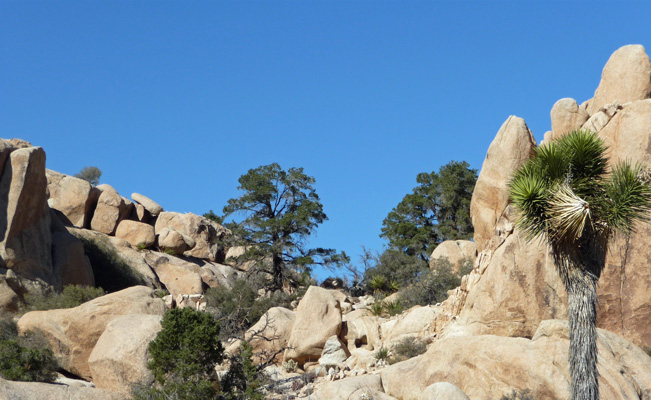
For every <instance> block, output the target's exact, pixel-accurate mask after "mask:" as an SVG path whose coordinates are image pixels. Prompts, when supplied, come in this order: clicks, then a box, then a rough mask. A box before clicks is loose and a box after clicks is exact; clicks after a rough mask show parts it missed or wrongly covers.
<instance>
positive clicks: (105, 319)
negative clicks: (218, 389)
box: [0, 45, 651, 400]
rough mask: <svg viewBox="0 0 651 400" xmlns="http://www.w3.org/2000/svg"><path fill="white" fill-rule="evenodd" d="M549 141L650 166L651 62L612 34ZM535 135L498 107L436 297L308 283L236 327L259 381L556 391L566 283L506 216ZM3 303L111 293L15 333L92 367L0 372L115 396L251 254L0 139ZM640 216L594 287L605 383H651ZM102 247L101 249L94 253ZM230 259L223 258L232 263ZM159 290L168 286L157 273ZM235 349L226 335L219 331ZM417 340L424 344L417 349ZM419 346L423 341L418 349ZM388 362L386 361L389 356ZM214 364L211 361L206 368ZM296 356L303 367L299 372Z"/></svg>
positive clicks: (307, 394)
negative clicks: (72, 287)
mask: <svg viewBox="0 0 651 400" xmlns="http://www.w3.org/2000/svg"><path fill="white" fill-rule="evenodd" d="M551 126H552V130H551V131H550V132H547V133H546V134H545V139H544V141H551V140H554V139H555V138H558V137H560V136H561V135H563V134H564V133H565V132H567V131H569V130H572V129H576V128H585V129H590V130H592V131H594V132H596V133H597V134H598V135H599V136H600V137H601V138H602V139H603V140H604V141H605V142H606V144H607V145H608V146H609V148H610V153H609V156H610V158H611V161H612V162H615V161H617V160H620V159H629V160H633V161H639V162H643V163H645V164H647V165H651V63H650V61H649V57H648V56H647V54H646V52H645V50H644V48H643V47H642V46H639V45H631V46H625V47H622V48H620V49H619V50H617V51H616V52H615V53H614V54H613V55H612V56H611V57H610V59H609V61H608V63H607V64H606V66H605V67H604V70H603V74H602V78H601V82H600V83H599V86H598V88H597V90H596V92H595V96H594V97H593V98H592V99H589V100H587V101H584V102H583V103H581V104H580V105H579V104H578V102H577V101H575V100H573V99H568V98H565V99H561V100H559V101H558V102H556V104H554V105H553V107H552V109H551ZM536 146H537V143H536V141H535V140H534V138H533V135H532V134H531V132H530V131H529V129H528V127H527V125H526V123H525V121H524V120H523V119H521V118H518V117H515V116H510V117H508V118H507V120H506V121H505V122H504V124H503V125H502V127H501V128H500V129H499V131H498V132H497V135H496V137H495V139H494V140H493V142H492V143H491V145H490V147H489V149H488V152H487V155H486V160H485V162H484V165H483V167H482V169H481V173H480V175H479V179H478V181H477V185H476V188H475V191H474V194H473V199H472V204H471V214H472V220H473V224H474V228H475V238H474V242H463V241H457V242H449V243H444V244H442V245H441V246H439V248H438V249H437V250H436V251H435V253H434V254H432V259H435V258H437V257H444V258H448V259H449V260H450V261H451V263H452V264H453V266H454V265H456V264H457V263H458V262H460V261H459V260H462V259H463V258H465V257H472V258H474V269H473V270H472V272H471V273H470V274H468V275H466V276H464V277H463V279H462V283H461V286H460V287H459V288H456V289H455V290H453V291H451V292H450V297H449V298H448V299H447V300H446V301H445V302H443V303H441V304H437V305H430V306H425V307H420V306H416V307H413V308H411V309H409V310H407V311H405V312H403V313H402V314H399V315H397V316H393V317H384V316H379V315H376V314H377V313H373V312H371V310H370V309H371V307H370V306H371V304H372V303H373V302H374V299H373V298H372V297H362V298H354V297H351V296H348V295H347V294H346V293H344V292H342V291H340V290H329V289H324V288H320V287H310V288H309V289H308V290H307V292H306V293H305V295H304V296H303V297H302V298H301V299H300V301H299V302H297V304H296V307H294V308H293V309H286V308H280V307H275V308H272V309H270V310H269V311H268V312H267V313H266V314H265V315H264V316H263V317H262V319H261V320H260V321H259V322H258V323H257V324H256V325H255V326H253V327H252V328H251V329H249V331H248V332H247V334H246V337H245V338H246V339H247V340H249V341H250V343H251V344H252V346H253V350H254V358H255V357H257V358H258V359H262V358H263V357H264V356H265V355H270V354H271V355H274V360H275V363H274V364H273V365H271V366H270V367H267V368H266V370H265V371H266V372H267V373H268V374H269V375H271V376H273V377H274V378H275V381H276V383H275V384H273V385H271V386H269V387H267V389H266V396H267V397H268V398H278V399H281V398H282V399H285V398H306V399H307V398H310V399H315V398H316V399H350V400H358V399H371V398H373V399H473V400H479V399H482V400H487V399H500V397H501V396H503V395H505V394H509V393H511V392H512V391H513V390H516V391H520V392H524V391H525V390H528V391H529V392H530V393H531V396H532V398H534V399H550V400H551V399H565V398H569V393H570V392H569V382H570V375H569V366H568V363H567V352H568V346H569V339H568V327H567V322H566V321H565V320H566V313H567V310H566V307H567V297H566V294H565V291H564V289H563V286H562V284H561V282H560V280H559V278H558V277H557V275H556V272H555V267H554V265H553V261H552V258H551V256H550V254H549V251H548V249H547V248H546V247H545V246H544V245H542V244H540V243H537V242H527V241H526V240H524V238H523V236H522V234H521V233H520V232H519V231H518V230H517V229H516V228H515V227H514V222H515V218H516V215H515V212H514V210H513V208H512V207H511V206H510V205H509V200H508V191H507V185H508V182H509V180H510V178H511V175H512V173H513V171H514V170H515V169H517V168H518V167H519V166H520V165H522V164H523V163H524V162H526V161H527V160H528V159H529V158H530V157H531V155H532V153H533V150H534V149H535V147H536ZM0 213H2V215H1V216H0V263H1V264H0V309H2V310H3V311H15V310H16V309H17V307H18V305H19V303H20V301H21V300H22V299H23V298H24V296H25V295H26V294H27V293H30V292H38V291H43V290H46V289H47V288H49V287H52V288H55V289H61V288H62V287H63V286H65V285H68V284H82V285H91V286H94V285H97V286H102V287H105V288H106V287H107V285H113V286H111V288H110V290H109V291H110V292H112V293H110V294H107V295H105V296H102V297H99V298H97V299H94V300H92V301H90V302H87V303H84V304H82V305H80V306H78V307H76V308H72V309H66V310H50V311H34V312H29V313H27V314H25V315H24V316H22V317H21V318H20V320H19V321H18V328H19V330H20V331H21V332H27V331H30V330H37V331H40V332H42V333H43V335H44V337H45V338H46V340H47V342H48V344H49V346H50V347H51V348H52V350H53V352H54V354H55V356H56V358H57V359H58V361H59V363H60V365H61V367H62V368H63V369H64V370H65V371H66V372H67V373H69V374H72V375H74V376H76V377H78V378H81V379H83V380H84V381H86V382H92V384H93V385H92V386H95V387H96V388H95V389H91V388H88V387H77V386H79V385H81V386H88V385H90V384H85V383H83V382H82V381H74V382H73V381H65V380H60V381H61V382H67V383H68V384H70V385H69V386H62V385H56V386H55V385H46V384H37V383H18V382H9V381H4V380H0V387H1V388H2V389H1V392H2V393H11V394H12V396H13V397H11V396H10V397H11V398H17V399H29V398H45V397H44V396H46V395H44V394H43V393H47V396H50V397H49V398H55V399H59V398H60V399H64V398H65V399H68V398H97V399H108V398H124V397H125V396H126V393H128V391H129V387H130V385H131V384H133V383H135V382H139V381H143V380H144V381H146V380H147V379H151V374H150V372H149V371H148V370H147V368H146V360H147V344H148V343H149V341H151V340H152V338H153V337H155V336H156V334H157V332H158V331H159V330H160V329H161V328H160V320H161V316H162V315H163V314H164V313H165V311H166V310H167V309H169V308H171V307H184V306H188V305H191V306H193V307H197V308H201V307H202V305H203V303H202V301H203V300H202V297H201V295H202V294H203V293H204V292H205V290H206V289H207V288H209V287H224V286H225V287H229V285H231V284H232V282H233V281H234V278H235V277H237V276H240V275H241V274H242V273H243V272H244V270H245V269H246V268H245V267H244V266H239V265H236V264H234V263H231V262H230V261H229V255H236V254H238V251H241V249H237V248H234V249H228V248H226V247H225V246H224V244H223V239H224V238H225V237H226V236H228V235H229V234H230V232H229V231H228V230H227V229H225V228H224V227H222V226H221V225H219V224H216V223H214V222H212V221H209V220H207V219H205V218H202V217H199V216H197V215H193V214H179V213H174V212H166V211H163V210H162V208H161V207H160V206H159V205H158V204H156V203H155V202H154V201H152V200H151V199H148V198H147V197H145V196H142V195H139V194H135V193H134V194H133V195H132V196H131V200H128V199H126V198H124V197H122V196H120V194H118V193H117V192H116V191H115V190H114V189H113V188H112V187H110V186H108V185H99V186H97V187H94V186H91V185H90V184H89V183H87V182H85V181H83V180H80V179H77V178H74V177H70V176H67V175H63V174H59V173H57V172H54V171H49V170H46V169H45V152H44V151H43V149H41V148H39V147H33V146H31V145H30V144H29V143H27V142H24V141H20V140H15V139H12V140H2V141H0ZM650 241H651V225H649V224H647V225H640V226H639V227H638V229H637V231H636V233H634V234H633V235H632V236H631V237H621V238H617V239H616V240H615V242H614V243H612V244H611V251H610V253H609V254H608V256H607V266H606V270H605V272H604V274H603V276H602V277H601V280H600V286H599V315H598V324H599V327H600V328H601V329H600V330H599V343H598V345H599V364H598V368H599V372H600V388H601V393H602V398H604V399H640V400H643V399H651V357H649V356H648V355H647V354H646V353H645V352H644V351H643V350H642V348H651V325H650V324H649V323H648V321H649V318H650V315H651V292H650V291H649V290H648V289H647V287H648V286H649V284H651V266H650V265H649V264H648V262H647V260H648V259H649V258H651V248H649V246H647V243H649V242H650ZM97 252H100V253H101V255H102V257H105V258H106V257H107V254H108V255H110V256H111V257H113V255H114V257H115V258H114V262H113V263H111V265H110V266H109V267H108V269H107V268H99V267H98V264H97V261H96V260H95V257H97V254H96V253H97ZM227 263H229V264H230V265H229V264H227ZM161 288H163V289H166V290H167V291H169V293H170V296H168V297H167V298H166V299H165V300H163V299H161V298H159V297H158V296H156V294H155V292H154V289H161ZM226 345H227V348H228V351H229V352H231V353H234V352H236V351H237V348H238V344H237V343H228V344H226ZM423 352H424V353H423ZM419 353H423V354H420V355H417V354H419ZM389 364H391V365H389ZM219 373H222V374H223V371H219ZM307 373H309V375H308V374H307Z"/></svg>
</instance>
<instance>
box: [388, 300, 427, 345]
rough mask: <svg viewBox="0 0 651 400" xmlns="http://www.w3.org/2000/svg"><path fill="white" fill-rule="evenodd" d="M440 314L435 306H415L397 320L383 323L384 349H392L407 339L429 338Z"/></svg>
mask: <svg viewBox="0 0 651 400" xmlns="http://www.w3.org/2000/svg"><path fill="white" fill-rule="evenodd" d="M438 313H439V310H438V309H437V308H436V307H435V306H414V307H412V308H410V309H409V310H407V311H406V312H403V313H402V314H400V315H399V316H398V317H397V318H396V319H393V320H390V321H387V322H385V323H383V324H382V325H381V332H382V338H383V340H384V347H391V346H392V345H394V344H397V343H399V342H401V341H402V340H404V339H407V338H418V337H421V336H423V337H429V335H428V332H429V331H430V328H431V323H432V321H434V319H435V318H436V316H437V314H438Z"/></svg>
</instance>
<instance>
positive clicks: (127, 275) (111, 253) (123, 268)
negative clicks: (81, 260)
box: [78, 236, 146, 293]
mask: <svg viewBox="0 0 651 400" xmlns="http://www.w3.org/2000/svg"><path fill="white" fill-rule="evenodd" d="M78 238H79V239H80V240H81V242H82V243H83V245H84V253H85V254H86V255H87V256H88V259H89V260H90V265H91V267H92V268H93V274H94V275H95V285H97V286H98V287H101V288H103V289H104V290H106V291H107V292H109V293H112V292H117V291H119V290H122V289H126V288H128V287H131V286H137V285H145V284H146V282H145V279H144V278H143V276H142V275H141V274H140V273H139V272H137V271H136V270H134V269H133V268H132V267H131V266H130V265H129V264H128V263H126V262H125V261H124V260H123V259H122V258H121V257H120V255H119V254H118V253H117V252H116V251H115V249H114V248H113V247H112V246H111V245H110V244H109V243H108V242H107V240H105V239H102V238H96V239H89V238H87V237H84V236H78Z"/></svg>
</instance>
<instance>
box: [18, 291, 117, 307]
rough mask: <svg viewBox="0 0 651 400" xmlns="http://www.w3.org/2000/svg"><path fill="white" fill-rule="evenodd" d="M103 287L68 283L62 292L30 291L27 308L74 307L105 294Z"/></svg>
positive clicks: (26, 297)
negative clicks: (36, 292)
mask: <svg viewBox="0 0 651 400" xmlns="http://www.w3.org/2000/svg"><path fill="white" fill-rule="evenodd" d="M105 294H106V292H104V290H103V289H102V288H95V287H92V286H80V285H67V286H65V287H64V288H63V291H62V292H61V293H55V292H51V291H50V292H45V293H44V294H41V293H38V294H34V293H29V294H27V295H26V296H25V308H26V309H27V310H28V311H35V310H53V309H60V308H73V307H77V306H78V305H80V304H83V303H85V302H87V301H90V300H92V299H94V298H97V297H100V296H104V295H105Z"/></svg>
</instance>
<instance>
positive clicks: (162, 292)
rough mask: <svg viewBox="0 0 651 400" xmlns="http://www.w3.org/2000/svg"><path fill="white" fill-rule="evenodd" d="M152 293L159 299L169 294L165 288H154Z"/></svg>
mask: <svg viewBox="0 0 651 400" xmlns="http://www.w3.org/2000/svg"><path fill="white" fill-rule="evenodd" d="M154 294H155V295H156V297H158V298H159V299H162V298H163V297H165V296H167V295H169V294H170V292H169V291H167V290H166V289H156V290H154Z"/></svg>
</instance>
